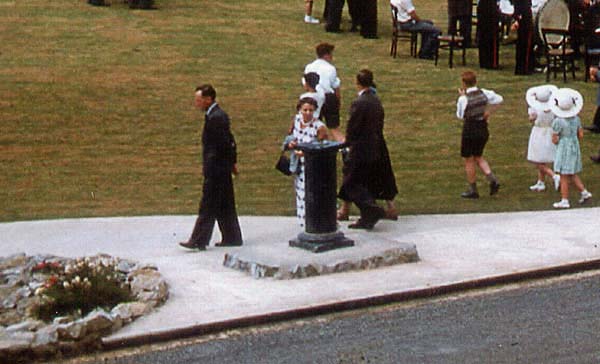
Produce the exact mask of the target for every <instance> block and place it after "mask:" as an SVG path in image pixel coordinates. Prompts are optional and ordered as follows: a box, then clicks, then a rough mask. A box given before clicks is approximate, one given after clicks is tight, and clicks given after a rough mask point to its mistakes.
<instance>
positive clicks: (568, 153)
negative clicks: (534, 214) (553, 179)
mask: <svg viewBox="0 0 600 364" xmlns="http://www.w3.org/2000/svg"><path fill="white" fill-rule="evenodd" d="M552 99H553V102H552V103H551V105H550V108H551V110H552V112H553V113H554V115H556V118H555V119H554V121H553V122H552V130H553V131H554V133H553V134H552V142H553V143H554V144H556V145H557V146H556V155H555V158H554V172H555V173H560V194H561V197H562V199H561V200H560V201H559V202H555V203H554V204H553V206H554V208H556V209H568V208H569V207H571V206H570V204H569V184H570V183H571V181H572V182H573V184H574V185H575V187H576V188H577V189H578V190H579V191H580V192H581V197H580V199H579V203H580V204H581V203H584V202H585V201H587V200H588V199H590V198H591V197H592V194H591V193H590V192H589V191H588V190H587V189H586V188H585V186H584V185H583V182H582V181H581V179H580V178H579V176H578V175H577V174H578V173H579V172H581V170H582V166H581V149H580V148H579V141H580V140H581V139H582V138H583V130H582V128H581V120H580V119H579V116H577V114H579V112H580V111H581V108H582V107H583V97H582V96H581V94H580V93H579V92H577V91H576V90H573V89H570V88H561V89H559V90H558V91H556V93H554V94H553V96H552Z"/></svg>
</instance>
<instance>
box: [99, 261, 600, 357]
mask: <svg viewBox="0 0 600 364" xmlns="http://www.w3.org/2000/svg"><path fill="white" fill-rule="evenodd" d="M596 269H600V259H593V260H586V261H581V262H575V263H568V264H564V265H558V266H553V267H545V268H540V269H533V270H527V271H522V272H514V273H510V274H503V275H498V276H491V277H485V278H479V279H473V280H468V281H463V282H457V283H450V284H447V285H440V286H434V287H427V288H419V289H414V290H408V291H402V292H393V293H386V294H382V295H377V296H370V297H364V298H358V299H350V300H345V301H339V302H334V303H327V304H322V305H316V306H311V307H302V308H296V309H291V310H287V311H280V312H274V313H268V314H263V315H255V316H248V317H243V318H236V319H231V320H224V321H218V322H213V323H207V324H199V325H193V326H189V327H183V328H177V329H172V330H165V331H158V332H154V333H148V334H144V335H136V336H131V337H127V338H119V339H106V338H105V339H103V340H102V347H103V349H105V350H115V349H119V348H125V347H132V346H138V345H147V344H153V343H158V342H166V341H171V340H177V339H184V338H189V337H193V336H202V335H209V334H214V333H218V332H222V331H225V330H232V329H239V328H244V327H251V326H256V325H265V324H269V323H276V322H281V321H287V320H294V319H300V318H306V317H311V316H318V315H323V314H329V313H335V312H342V311H349V310H356V309H361V308H367V307H371V306H378V305H384V304H389V303H398V302H403V301H409V300H415V299H420V298H430V297H435V296H441V295H445V294H450V293H457V292H462V291H468V290H472V289H479V288H486V287H492V286H496V285H503V284H509V283H517V282H521V281H526V280H532V279H542V278H551V277H556V276H560V275H565V274H574V273H579V272H583V271H589V270H596Z"/></svg>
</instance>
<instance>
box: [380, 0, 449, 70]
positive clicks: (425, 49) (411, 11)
mask: <svg viewBox="0 0 600 364" xmlns="http://www.w3.org/2000/svg"><path fill="white" fill-rule="evenodd" d="M390 3H391V4H392V5H393V6H395V7H396V8H397V9H398V23H400V29H401V30H406V31H416V32H419V33H421V49H420V50H419V58H422V59H434V58H435V53H436V52H437V48H438V47H439V44H440V42H439V40H438V36H439V35H440V34H442V31H441V30H440V29H438V28H437V27H435V26H434V25H433V22H432V21H431V20H423V19H421V18H420V17H419V15H417V10H416V9H415V6H414V5H413V2H412V0H390Z"/></svg>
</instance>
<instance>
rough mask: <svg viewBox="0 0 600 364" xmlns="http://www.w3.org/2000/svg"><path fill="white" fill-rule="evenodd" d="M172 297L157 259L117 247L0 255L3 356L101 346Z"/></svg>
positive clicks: (20, 358)
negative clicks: (87, 252) (117, 253)
mask: <svg viewBox="0 0 600 364" xmlns="http://www.w3.org/2000/svg"><path fill="white" fill-rule="evenodd" d="M167 297H168V287H167V284H166V282H165V280H164V279H163V278H162V276H161V275H160V274H159V273H158V271H157V269H156V267H154V266H150V265H143V264H138V263H136V262H132V261H129V260H125V259H119V258H115V257H111V256H109V255H104V254H100V255H96V256H92V257H86V258H79V259H71V258H62V257H56V256H48V255H46V256H26V255H25V254H17V255H13V256H10V257H7V258H0V362H2V363H4V362H11V363H12V362H19V361H21V362H22V361H27V360H29V359H31V358H45V357H52V356H61V355H69V354H76V353H80V352H84V351H89V350H93V349H97V348H99V347H100V345H101V341H100V339H101V337H102V336H105V335H107V334H110V333H111V332H114V331H116V330H118V329H120V328H121V327H122V326H123V325H125V324H127V323H129V322H131V321H133V320H134V319H136V318H137V317H140V316H142V315H144V314H147V313H149V312H150V311H151V310H152V309H153V308H154V307H156V306H158V305H161V304H162V303H164V301H165V300H166V299H167Z"/></svg>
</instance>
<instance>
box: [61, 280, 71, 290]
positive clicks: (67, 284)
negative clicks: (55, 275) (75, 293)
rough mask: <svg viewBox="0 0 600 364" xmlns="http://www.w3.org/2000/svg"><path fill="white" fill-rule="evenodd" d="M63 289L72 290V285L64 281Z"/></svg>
mask: <svg viewBox="0 0 600 364" xmlns="http://www.w3.org/2000/svg"><path fill="white" fill-rule="evenodd" d="M63 287H65V289H69V288H71V284H70V283H69V282H67V281H64V282H63Z"/></svg>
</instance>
